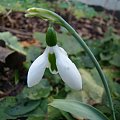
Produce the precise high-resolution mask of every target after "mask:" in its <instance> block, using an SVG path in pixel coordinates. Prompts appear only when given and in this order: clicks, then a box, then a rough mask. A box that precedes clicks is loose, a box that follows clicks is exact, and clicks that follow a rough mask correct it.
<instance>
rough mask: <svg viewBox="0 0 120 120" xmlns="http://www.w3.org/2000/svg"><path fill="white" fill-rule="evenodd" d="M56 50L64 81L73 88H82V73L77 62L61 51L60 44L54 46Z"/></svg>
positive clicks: (58, 67) (58, 66) (59, 69)
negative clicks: (76, 64) (77, 66)
mask: <svg viewBox="0 0 120 120" xmlns="http://www.w3.org/2000/svg"><path fill="white" fill-rule="evenodd" d="M54 52H55V55H56V65H57V69H58V72H59V74H60V76H61V78H62V79H63V81H64V82H65V83H66V84H67V85H68V86H69V87H71V88H72V89H76V90H80V89H82V79H81V75H80V73H79V71H78V69H77V68H76V66H75V64H74V63H73V62H72V61H71V60H70V59H69V58H68V57H67V56H66V55H64V54H63V53H62V52H60V49H59V47H58V46H55V47H54Z"/></svg>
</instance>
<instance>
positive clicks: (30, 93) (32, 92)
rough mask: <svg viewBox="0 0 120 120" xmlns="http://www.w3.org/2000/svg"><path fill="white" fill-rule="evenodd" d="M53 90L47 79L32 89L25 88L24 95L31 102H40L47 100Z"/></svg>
mask: <svg viewBox="0 0 120 120" xmlns="http://www.w3.org/2000/svg"><path fill="white" fill-rule="evenodd" d="M51 90H52V88H51V86H50V85H49V83H48V81H47V80H46V79H43V80H42V81H41V82H40V83H39V84H37V85H35V86H33V87H32V88H28V87H26V88H24V90H23V92H22V95H23V97H24V98H29V99H31V100H39V99H41V98H46V97H48V95H49V94H50V91H51Z"/></svg>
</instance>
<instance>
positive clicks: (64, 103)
mask: <svg viewBox="0 0 120 120" xmlns="http://www.w3.org/2000/svg"><path fill="white" fill-rule="evenodd" d="M49 105H51V106H53V107H55V108H58V109H60V110H64V111H66V112H69V113H71V114H73V115H75V116H77V117H84V118H88V119H90V120H108V119H107V118H106V117H105V116H104V115H103V114H102V113H101V112H99V111H98V110H97V109H95V108H94V107H92V106H90V105H87V104H84V103H81V102H79V101H74V100H60V99H56V100H54V101H53V102H52V103H50V104H49Z"/></svg>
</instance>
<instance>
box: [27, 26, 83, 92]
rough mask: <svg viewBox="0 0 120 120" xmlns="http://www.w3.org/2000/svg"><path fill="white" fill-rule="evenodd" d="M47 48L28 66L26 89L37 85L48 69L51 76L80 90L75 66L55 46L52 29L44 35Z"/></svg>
mask: <svg viewBox="0 0 120 120" xmlns="http://www.w3.org/2000/svg"><path fill="white" fill-rule="evenodd" d="M46 43H47V47H46V49H45V51H44V52H43V54H42V55H40V56H39V57H38V58H37V59H36V60H35V61H34V62H33V63H32V65H31V66H30V68H29V71H28V76H27V84H28V87H32V86H34V85H36V84H38V83H39V82H40V81H41V79H42V77H43V75H44V72H45V69H46V68H49V70H50V72H51V73H52V74H57V73H59V75H60V76H61V78H62V80H63V81H64V82H65V83H66V84H67V85H68V86H69V87H71V88H72V89H76V90H80V89H82V79H81V75H80V73H79V71H78V69H77V68H76V66H75V64H74V63H73V62H72V61H71V60H70V59H69V58H68V55H67V53H66V51H65V50H64V49H63V48H61V47H59V46H58V45H57V37H56V33H55V31H54V29H53V27H49V28H48V30H47V33H46Z"/></svg>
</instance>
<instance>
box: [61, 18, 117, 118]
mask: <svg viewBox="0 0 120 120" xmlns="http://www.w3.org/2000/svg"><path fill="white" fill-rule="evenodd" d="M61 22H62V24H63V26H64V27H65V28H66V29H67V30H68V31H69V32H70V33H71V34H72V35H73V36H74V37H75V39H76V40H77V41H78V43H79V44H80V45H81V46H82V47H83V48H84V49H85V51H86V52H87V53H88V55H89V57H90V58H91V60H92V61H93V63H94V64H95V67H96V69H97V71H98V73H99V75H100V77H101V79H102V82H103V85H104V88H105V91H106V94H107V96H108V100H109V105H110V107H111V110H112V114H113V120H116V117H115V112H114V107H113V102H112V97H111V93H110V89H109V86H108V83H107V80H106V78H105V75H104V74H103V71H102V69H101V67H100V65H99V63H98V61H97V60H96V58H95V56H94V55H93V53H92V52H91V50H90V49H89V47H88V46H87V45H86V43H85V42H84V41H83V39H82V38H81V37H80V36H79V35H78V33H77V32H76V31H75V30H74V29H73V28H72V27H71V26H70V25H69V24H68V23H67V22H66V21H65V20H64V19H62V18H61Z"/></svg>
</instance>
